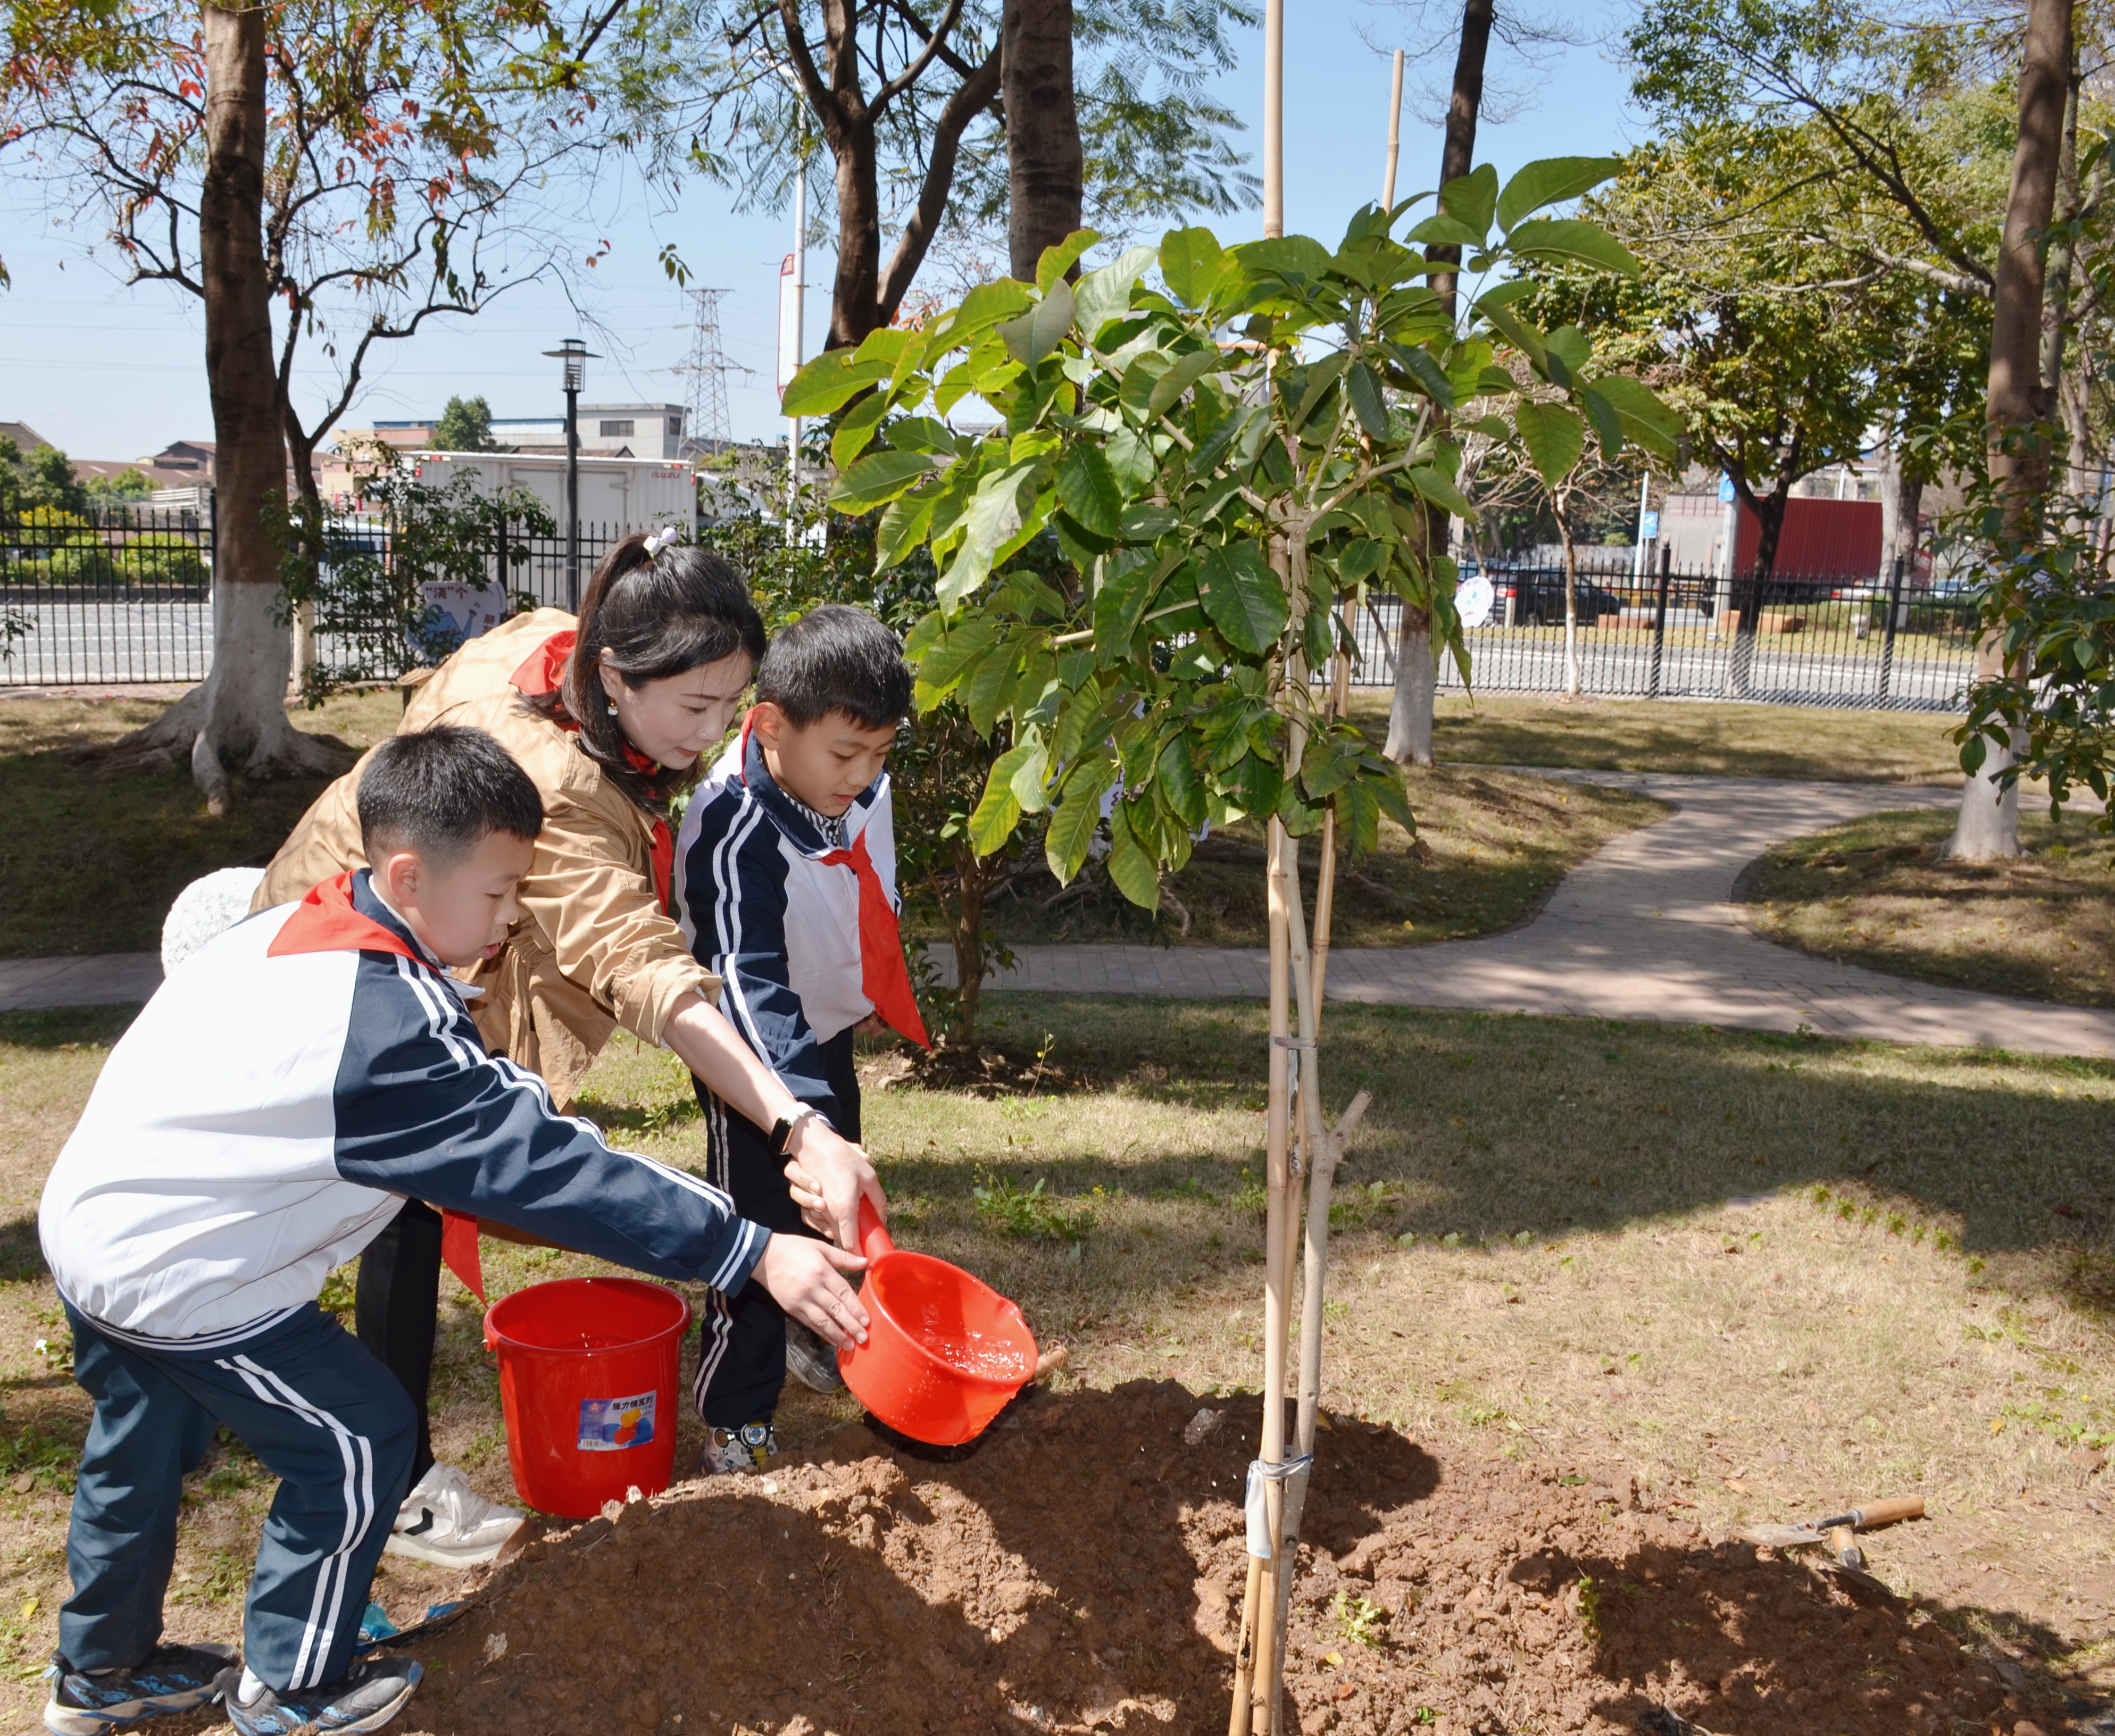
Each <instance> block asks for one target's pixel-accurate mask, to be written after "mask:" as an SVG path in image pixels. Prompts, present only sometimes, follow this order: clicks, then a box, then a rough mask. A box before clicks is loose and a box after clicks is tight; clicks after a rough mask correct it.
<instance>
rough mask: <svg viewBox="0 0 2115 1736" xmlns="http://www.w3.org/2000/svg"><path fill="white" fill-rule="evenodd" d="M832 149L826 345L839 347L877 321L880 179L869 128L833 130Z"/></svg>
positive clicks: (857, 126) (855, 339)
mask: <svg viewBox="0 0 2115 1736" xmlns="http://www.w3.org/2000/svg"><path fill="white" fill-rule="evenodd" d="M848 52H849V51H848ZM830 148H831V149H832V151H833V153H835V155H836V158H837V282H835V283H834V284H833V286H832V287H831V291H830V337H829V347H830V348H831V349H833V350H841V349H843V348H846V346H850V345H853V344H856V343H858V342H859V341H860V340H861V339H862V338H864V337H865V336H866V335H867V333H868V332H871V331H873V330H874V328H875V327H876V326H878V325H879V324H880V323H881V312H880V288H881V183H880V172H879V167H878V166H877V163H876V158H875V149H876V148H875V144H874V128H873V127H872V126H869V125H865V124H854V125H851V126H842V127H839V128H836V129H833V137H832V139H831V141H830Z"/></svg>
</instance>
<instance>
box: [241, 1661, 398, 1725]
mask: <svg viewBox="0 0 2115 1736" xmlns="http://www.w3.org/2000/svg"><path fill="white" fill-rule="evenodd" d="M425 1673H426V1672H425V1670H424V1666H423V1665H420V1664H418V1663H415V1662H414V1661H413V1660H411V1659H410V1658H388V1657H382V1658H378V1657H369V1658H360V1659H358V1660H356V1661H355V1662H354V1664H353V1665H352V1667H351V1669H349V1670H346V1673H345V1674H343V1675H342V1676H340V1677H339V1678H338V1679H337V1680H336V1681H335V1682H326V1683H323V1686H322V1687H321V1688H290V1689H289V1690H288V1691H287V1692H285V1693H283V1694H282V1693H278V1692H274V1691H273V1689H271V1688H267V1687H265V1686H264V1684H263V1683H258V1684H257V1692H256V1693H255V1696H254V1697H251V1698H250V1699H248V1700H245V1699H244V1698H243V1697H242V1688H243V1675H244V1672H243V1671H241V1670H226V1671H224V1672H223V1674H222V1675H221V1679H220V1681H219V1683H218V1684H217V1685H218V1698H219V1700H220V1702H221V1707H222V1710H223V1711H225V1712H226V1713H227V1721H228V1722H229V1723H230V1724H232V1725H234V1726H235V1730H236V1736H296V1732H299V1733H300V1736H342V1733H346V1732H351V1731H355V1730H378V1729H381V1728H382V1726H383V1725H385V1724H387V1723H388V1722H389V1720H391V1719H392V1718H394V1717H395V1716H396V1715H397V1713H399V1712H401V1711H403V1710H404V1705H405V1702H406V1701H408V1700H409V1699H410V1698H411V1691H412V1689H414V1688H416V1687H417V1686H418V1685H419V1678H420V1676H422V1675H424V1674H425Z"/></svg>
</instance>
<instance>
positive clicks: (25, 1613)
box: [22, 1597, 37, 1621]
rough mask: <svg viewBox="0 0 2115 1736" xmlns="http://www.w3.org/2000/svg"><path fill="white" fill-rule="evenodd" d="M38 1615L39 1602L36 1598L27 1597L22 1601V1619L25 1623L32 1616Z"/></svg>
mask: <svg viewBox="0 0 2115 1736" xmlns="http://www.w3.org/2000/svg"><path fill="white" fill-rule="evenodd" d="M36 1613H37V1600H36V1599H35V1598H34V1597H25V1598H24V1599H23V1600H22V1619H23V1620H24V1621H27V1620H28V1619H30V1617H31V1616H32V1615H35V1614H36Z"/></svg>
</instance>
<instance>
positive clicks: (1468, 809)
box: [986, 767, 1667, 946]
mask: <svg viewBox="0 0 2115 1736" xmlns="http://www.w3.org/2000/svg"><path fill="white" fill-rule="evenodd" d="M1408 778H1409V783H1410V801H1411V808H1412V809H1413V811H1414V812H1415V813H1416V816H1417V836H1416V837H1415V839H1412V838H1411V837H1410V836H1408V835H1407V834H1406V833H1405V832H1404V831H1402V828H1401V827H1398V826H1397V825H1396V824H1394V822H1392V821H1383V822H1382V823H1381V834H1382V836H1381V842H1380V847H1379V849H1378V850H1375V851H1374V853H1373V854H1371V855H1369V856H1368V857H1366V858H1365V859H1364V860H1362V861H1360V862H1356V863H1348V862H1347V863H1341V864H1340V867H1339V871H1338V873H1337V898H1336V918H1335V920H1336V927H1335V932H1334V937H1333V939H1334V943H1335V944H1336V945H1337V946H1406V945H1415V944H1418V943H1420V942H1423V941H1451V940H1458V939H1461V937H1464V936H1467V935H1476V934H1491V933H1495V932H1497V931H1498V930H1499V929H1502V928H1512V927H1513V926H1514V925H1516V923H1523V922H1525V921H1527V920H1528V919H1529V918H1531V917H1532V916H1533V915H1534V914H1535V912H1536V911H1538V910H1539V909H1541V908H1542V905H1543V903H1544V900H1546V899H1547V898H1548V896H1549V895H1550V893H1551V891H1553V889H1554V888H1555V886H1556V885H1557V882H1558V881H1559V880H1561V879H1562V878H1563V877H1564V875H1565V874H1566V873H1568V872H1569V871H1570V870H1571V869H1572V868H1576V867H1577V866H1578V864H1579V863H1581V862H1583V861H1585V859H1586V858H1587V857H1589V856H1590V855H1592V854H1594V851H1595V850H1599V848H1600V847H1601V846H1602V845H1603V844H1605V843H1607V842H1608V840H1609V839H1610V838H1612V837H1613V836H1616V835H1617V833H1619V832H1623V831H1629V830H1630V829H1631V827H1634V826H1643V825H1647V824H1649V823H1650V822H1652V821H1654V820H1655V819H1657V818H1659V817H1660V816H1661V815H1662V814H1663V813H1666V811H1667V810H1666V808H1664V807H1663V805H1662V804H1660V803H1659V802H1655V801H1654V800H1652V799H1650V798H1649V797H1647V796H1642V795H1638V794H1637V793H1636V791H1634V790H1606V789H1601V788H1599V787H1596V786H1593V785H1590V784H1579V785H1574V784H1567V783H1560V782H1558V781H1553V780H1551V779H1548V778H1542V777H1534V776H1523V775H1521V774H1520V773H1517V772H1497V771H1468V770H1463V769H1461V768H1458V767H1439V768H1438V769H1436V770H1433V771H1412V772H1410V773H1409V774H1408ZM1317 854H1318V853H1317V852H1316V850H1314V847H1313V845H1312V843H1311V842H1310V845H1309V846H1308V847H1307V848H1306V849H1305V850H1302V851H1301V876H1302V880H1303V883H1304V885H1305V888H1306V893H1307V897H1308V900H1309V904H1308V908H1309V909H1312V908H1313V899H1314V877H1315V864H1316V859H1317ZM1263 865H1264V846H1263V834H1262V831H1261V829H1260V828H1259V827H1255V826H1254V825H1251V824H1250V823H1248V822H1242V823H1241V825H1239V826H1236V827H1233V828H1232V829H1231V830H1229V831H1224V832H1221V833H1218V834H1217V835H1215V836H1212V837H1210V838H1207V839H1205V840H1204V841H1203V842H1202V843H1200V844H1199V845H1197V847H1196V851H1195V854H1194V855H1193V856H1192V857H1191V860H1190V863H1189V865H1188V866H1187V867H1186V868H1184V869H1183V870H1182V872H1181V873H1179V874H1177V875H1175V876H1173V877H1172V878H1171V880H1170V881H1169V883H1168V894H1169V895H1167V896H1166V898H1165V902H1164V903H1163V906H1162V908H1161V909H1160V910H1158V912H1156V913H1154V914H1152V915H1148V914H1146V913H1145V912H1144V911H1142V910H1140V909H1138V908H1137V906H1135V905H1132V904H1131V903H1130V902H1129V901H1128V900H1126V899H1125V898H1124V897H1123V896H1122V894H1120V893H1119V892H1117V891H1116V889H1115V888H1114V886H1112V885H1111V884H1110V882H1109V879H1108V874H1107V873H1105V872H1104V871H1103V869H1102V868H1100V867H1099V865H1090V867H1089V868H1088V870H1087V871H1086V872H1085V873H1083V874H1081V875H1080V877H1078V878H1077V879H1076V880H1075V881H1073V882H1072V884H1071V886H1068V887H1065V888H1063V889H1060V888H1059V886H1058V885H1057V882H1056V881H1055V880H1053V879H1052V878H1051V877H1049V876H1048V874H1045V873H1036V874H1034V875H1031V876H1030V877H1026V878H1025V879H1023V880H1021V881H1017V882H1015V883H1014V885H1013V886H1012V889H1011V890H1010V891H1008V892H1007V894H1005V895H1002V896H1001V897H1000V898H999V899H998V900H997V901H996V902H994V903H993V904H992V905H990V906H989V908H988V910H987V913H986V919H987V921H989V923H991V925H992V926H993V928H994V929H995V930H996V931H997V932H998V933H999V934H1000V935H1002V936H1003V937H1005V938H1006V939H1007V940H1009V941H1016V942H1020V943H1027V942H1031V941H1108V940H1117V941H1123V940H1129V941H1138V940H1145V939H1149V938H1150V939H1162V940H1170V941H1176V940H1180V941H1186V942H1187V943H1189V944H1191V945H1196V946H1265V945H1268V944H1269V932H1268V929H1267V927H1266V922H1265V911H1264V886H1263Z"/></svg>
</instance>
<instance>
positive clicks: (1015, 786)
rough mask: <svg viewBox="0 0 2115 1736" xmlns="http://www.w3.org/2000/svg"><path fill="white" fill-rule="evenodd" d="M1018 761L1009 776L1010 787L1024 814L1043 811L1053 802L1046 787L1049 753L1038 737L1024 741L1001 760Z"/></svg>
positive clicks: (1008, 785) (1001, 762) (1008, 786)
mask: <svg viewBox="0 0 2115 1736" xmlns="http://www.w3.org/2000/svg"><path fill="white" fill-rule="evenodd" d="M1016 759H1017V760H1018V761H1019V763H1017V764H1016V765H1015V767H1014V768H1013V770H1012V772H1009V773H1007V788H1008V789H1009V790H1012V791H1013V799H1014V800H1016V802H1018V803H1020V804H1021V812H1022V813H1042V812H1043V810H1044V808H1048V806H1049V805H1050V796H1049V793H1048V791H1047V790H1045V789H1044V787H1043V786H1044V782H1045V781H1047V780H1048V777H1049V776H1050V754H1049V752H1048V749H1045V748H1044V745H1043V742H1042V740H1041V739H1040V737H1039V738H1038V739H1036V740H1034V741H1030V742H1025V743H1024V744H1021V746H1019V747H1016V748H1014V749H1012V750H1011V751H1010V752H1008V753H1006V754H1005V755H1003V756H1002V758H1001V759H1000V762H999V763H1000V764H1002V765H1003V764H1005V763H1007V761H1009V760H1016Z"/></svg>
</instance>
